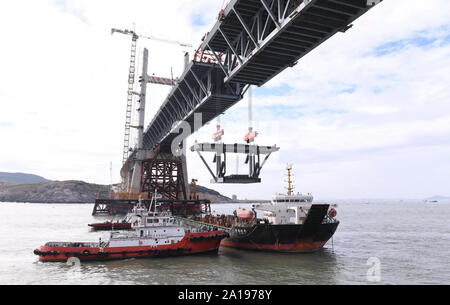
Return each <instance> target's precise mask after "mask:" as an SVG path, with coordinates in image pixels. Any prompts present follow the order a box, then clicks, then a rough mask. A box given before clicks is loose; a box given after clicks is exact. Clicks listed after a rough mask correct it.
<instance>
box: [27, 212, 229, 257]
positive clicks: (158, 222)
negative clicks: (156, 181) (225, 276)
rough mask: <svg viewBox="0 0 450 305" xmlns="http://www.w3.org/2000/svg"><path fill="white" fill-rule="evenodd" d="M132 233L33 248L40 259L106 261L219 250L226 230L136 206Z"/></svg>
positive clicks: (112, 234)
mask: <svg viewBox="0 0 450 305" xmlns="http://www.w3.org/2000/svg"><path fill="white" fill-rule="evenodd" d="M132 221H133V222H132V223H131V227H132V229H133V231H132V232H111V234H110V238H109V240H108V241H102V240H101V239H100V241H99V242H98V243H96V242H50V243H47V244H45V245H44V246H41V247H40V248H39V249H36V250H34V254H35V255H37V256H39V260H40V261H41V262H65V261H67V260H68V259H70V258H78V259H79V260H80V261H105V260H117V259H129V258H150V257H170V256H182V255H191V254H198V253H206V252H211V253H217V252H218V250H219V246H220V243H221V241H222V239H223V238H225V237H227V233H225V232H224V231H220V230H218V229H214V228H212V227H208V226H201V225H199V226H195V225H192V224H187V223H186V222H185V221H183V220H182V219H179V218H176V217H173V216H172V215H171V214H170V213H169V212H156V207H155V211H153V212H149V211H147V210H146V208H145V207H143V206H142V205H141V204H139V205H137V206H136V207H135V208H134V215H133V219H132Z"/></svg>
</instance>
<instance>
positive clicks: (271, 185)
mask: <svg viewBox="0 0 450 305" xmlns="http://www.w3.org/2000/svg"><path fill="white" fill-rule="evenodd" d="M222 5H223V0H171V1H164V2H160V1H158V2H156V1H148V0H147V1H138V0H128V1H111V0H110V1H102V0H95V1H92V0H89V1H88V0H28V1H8V2H5V3H3V4H2V5H1V6H2V7H1V9H0V27H1V28H2V35H1V36H0V40H1V46H2V47H1V48H0V145H1V149H0V171H7V172H26V173H33V174H38V175H41V176H44V177H46V178H48V179H52V180H71V179H77V180H84V181H88V182H93V183H103V184H109V183H110V162H112V164H113V180H114V182H118V181H119V180H120V175H119V169H120V166H121V161H122V160H121V158H122V153H121V152H122V146H123V133H124V121H125V107H126V91H127V70H128V64H129V51H130V39H129V37H126V36H123V35H120V34H119V35H117V34H116V35H111V34H110V33H111V32H110V30H111V27H115V28H132V27H133V24H134V26H135V28H136V31H138V32H139V33H142V34H150V35H153V36H156V37H161V38H165V39H171V40H179V41H183V42H187V43H191V44H192V45H194V46H195V47H196V46H198V45H199V44H200V41H201V38H202V37H203V35H204V34H205V33H206V32H208V31H209V30H210V28H211V27H212V26H213V24H214V22H215V20H216V16H217V14H218V12H219V10H220V9H221V8H222ZM144 47H146V48H149V50H150V63H149V71H150V74H155V75H159V76H168V77H170V75H171V70H172V71H173V74H174V75H175V76H178V75H180V74H181V73H182V70H183V53H184V52H185V51H190V52H191V54H192V52H193V49H189V48H185V47H178V46H174V45H171V44H163V43H159V42H155V41H145V40H141V41H140V42H139V48H140V50H141V51H142V48H144ZM449 84H450V2H449V1H448V0H430V1H419V0H385V1H383V2H382V3H381V4H380V5H378V6H377V7H375V8H374V9H373V10H371V11H370V12H368V13H367V14H366V15H364V16H363V17H361V18H360V19H359V20H357V21H356V22H355V23H354V27H353V28H352V29H350V30H349V31H347V32H346V33H345V34H344V33H339V34H337V35H336V36H334V37H333V38H331V39H330V40H329V41H327V42H326V43H324V44H323V45H321V46H320V47H319V48H317V49H316V50H314V51H313V52H311V53H310V54H308V55H307V56H306V57H304V58H303V59H301V60H300V61H299V64H298V65H297V66H295V67H293V68H289V69H288V70H286V71H284V72H283V73H281V74H280V75H278V76H277V77H276V78H274V79H273V80H271V81H270V82H268V83H267V84H266V85H265V86H264V87H262V88H255V89H254V117H255V128H256V130H257V131H258V132H259V133H260V136H259V137H258V139H257V143H258V144H261V145H273V144H276V145H278V146H279V147H281V150H280V152H279V153H277V154H275V155H273V156H272V157H271V159H269V161H268V162H267V164H266V166H265V168H264V169H263V173H262V177H261V178H262V180H263V182H262V183H261V184H256V185H245V186H241V185H215V184H211V183H210V180H211V177H210V176H209V174H208V171H207V170H206V168H205V167H204V166H203V165H202V163H201V161H200V159H199V158H198V157H197V156H196V155H194V154H189V155H188V170H189V179H191V178H197V179H198V180H199V183H200V184H202V185H205V186H207V187H211V188H214V189H217V190H218V191H220V192H222V193H224V194H225V195H228V196H231V195H232V194H236V195H237V196H238V198H241V199H244V198H248V199H268V198H270V197H271V196H272V194H273V193H275V192H284V191H285V190H284V187H285V182H284V181H285V168H286V164H287V163H290V164H293V167H294V173H295V178H294V179H295V185H296V190H297V191H300V192H304V193H313V194H314V195H315V196H316V198H317V199H323V200H328V199H330V200H331V199H357V198H367V199H370V198H425V197H428V196H432V195H450V179H449V178H448V177H449V176H450V88H449ZM168 90H169V88H162V87H159V86H155V85H150V86H149V88H148V92H149V97H148V99H147V103H148V109H147V114H146V122H149V121H150V120H151V118H152V116H153V115H154V113H155V112H156V111H157V109H158V107H159V105H160V104H161V103H162V102H163V101H164V99H165V97H166V96H167V94H168ZM247 116H248V114H247V102H246V99H244V100H243V101H242V102H240V103H238V104H237V105H236V106H234V107H233V108H232V109H231V110H230V111H229V112H227V113H226V114H225V115H224V116H222V117H221V123H222V126H223V128H224V129H225V138H224V141H225V142H227V143H236V142H241V141H242V138H243V136H244V134H245V133H246V131H247V127H248V121H247ZM214 131H215V122H213V123H212V124H209V125H206V126H205V127H203V128H202V129H201V130H200V131H199V132H198V133H197V134H195V135H193V136H191V138H189V141H190V143H193V141H195V140H197V141H199V142H210V141H211V134H212V133H213V132H214ZM206 157H207V159H208V158H209V156H206ZM211 160H212V156H211ZM239 161H240V163H243V161H244V160H239ZM235 163H236V162H235V161H233V160H232V161H231V162H230V168H229V172H230V173H232V172H237V169H236V165H235ZM244 171H245V168H244V165H243V164H241V166H240V168H239V172H240V173H243V172H244Z"/></svg>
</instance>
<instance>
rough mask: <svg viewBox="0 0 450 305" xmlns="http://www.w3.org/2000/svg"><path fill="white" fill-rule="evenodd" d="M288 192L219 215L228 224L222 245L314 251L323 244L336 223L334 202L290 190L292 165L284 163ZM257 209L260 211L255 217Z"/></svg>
mask: <svg viewBox="0 0 450 305" xmlns="http://www.w3.org/2000/svg"><path fill="white" fill-rule="evenodd" d="M287 170H288V193H287V194H276V195H275V196H274V197H273V199H272V202H271V203H268V204H257V205H253V206H252V207H253V209H252V211H249V210H246V209H239V210H237V211H235V212H234V215H233V216H230V217H228V218H225V219H221V222H222V223H226V224H228V225H231V228H232V229H231V231H230V237H228V238H226V239H224V240H223V241H222V246H225V247H232V248H238V249H248V250H257V251H274V252H295V253H309V252H315V251H317V250H319V249H321V248H323V247H324V246H325V244H326V243H327V242H328V241H329V240H330V239H331V238H332V237H333V235H334V233H335V232H336V230H337V227H338V226H339V221H338V220H337V219H336V216H337V211H336V208H337V205H333V204H314V203H313V200H314V198H313V196H312V195H311V194H307V195H303V194H296V195H295V194H294V192H293V189H294V188H293V186H292V180H291V177H292V174H291V172H292V166H288V168H287ZM257 211H259V212H261V213H262V214H263V217H262V218H258V217H257V215H258V214H257V213H258V212H257Z"/></svg>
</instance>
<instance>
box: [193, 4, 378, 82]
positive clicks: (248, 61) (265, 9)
mask: <svg viewBox="0 0 450 305" xmlns="http://www.w3.org/2000/svg"><path fill="white" fill-rule="evenodd" d="M379 2H381V1H380V0H232V1H231V2H230V4H229V5H228V6H227V8H226V9H225V12H224V15H223V17H222V18H221V20H219V21H218V22H217V23H216V25H215V26H214V28H213V30H212V31H211V32H210V33H209V35H208V36H207V38H206V39H205V41H204V42H203V44H202V49H203V50H207V51H209V52H211V53H212V54H213V55H214V57H218V58H219V59H220V61H221V67H222V68H223V71H224V73H225V74H226V79H225V82H228V83H231V82H235V83H236V82H238V83H245V84H252V85H258V86H261V85H263V84H265V83H266V82H267V81H269V80H270V79H272V78H273V77H275V76H276V75H277V74H279V73H280V72H282V71H283V70H285V69H286V68H287V67H292V66H294V65H296V64H297V62H298V60H299V59H300V58H302V57H303V56H305V55H306V54H308V53H309V52H311V51H312V50H313V49H315V48H316V47H318V46H319V45H321V44H322V43H323V42H325V41H326V40H328V39H329V38H330V37H332V36H333V35H335V34H336V33H338V32H345V31H346V30H347V29H349V27H350V25H351V23H352V22H353V21H354V20H356V19H357V18H359V17H360V16H361V15H363V14H364V13H366V12H367V11H368V10H369V9H370V8H372V7H373V6H374V5H375V4H377V3H379Z"/></svg>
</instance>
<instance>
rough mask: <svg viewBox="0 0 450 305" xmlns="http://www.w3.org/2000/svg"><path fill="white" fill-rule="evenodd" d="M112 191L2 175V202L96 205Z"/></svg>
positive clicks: (212, 195)
mask: <svg viewBox="0 0 450 305" xmlns="http://www.w3.org/2000/svg"><path fill="white" fill-rule="evenodd" d="M109 190H110V186H109V185H100V184H93V183H87V182H84V181H75V180H73V181H50V180H47V179H45V178H43V177H40V176H37V175H31V174H24V173H5V172H0V202H29V203H94V202H95V199H96V197H97V194H108V193H109ZM197 193H198V195H199V197H200V198H201V199H208V200H211V202H213V203H227V202H231V201H232V200H231V199H230V198H228V197H226V196H224V195H222V194H220V193H219V192H217V191H214V190H211V189H208V188H206V187H203V186H197Z"/></svg>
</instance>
